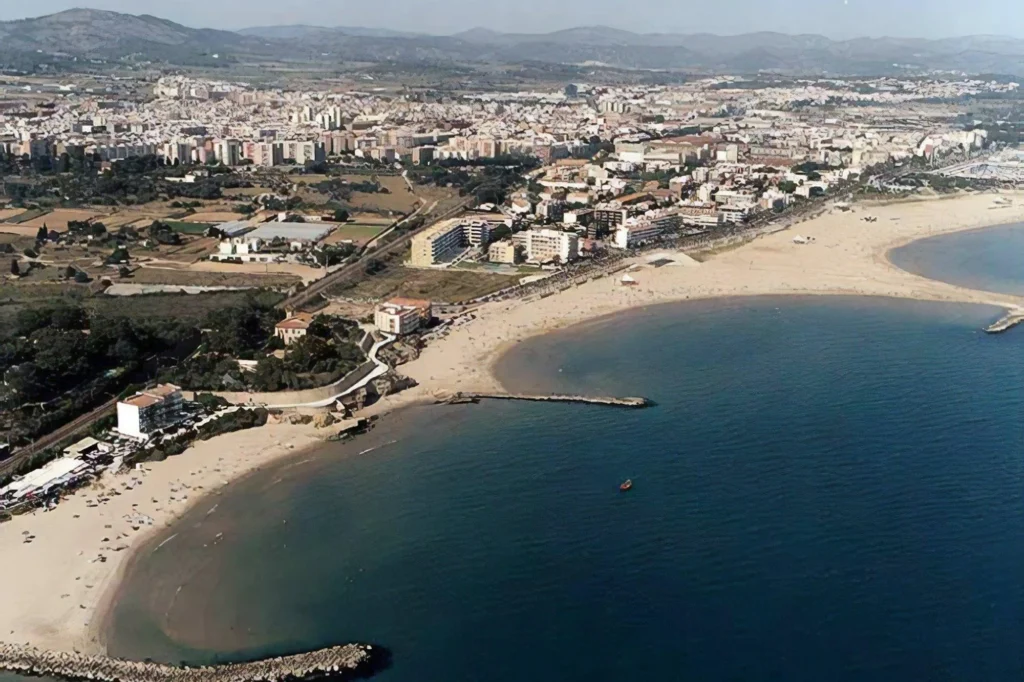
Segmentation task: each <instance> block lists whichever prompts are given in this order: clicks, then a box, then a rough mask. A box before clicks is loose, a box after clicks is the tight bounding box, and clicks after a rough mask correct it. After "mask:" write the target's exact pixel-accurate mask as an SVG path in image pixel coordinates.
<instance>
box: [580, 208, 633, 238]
mask: <svg viewBox="0 0 1024 682" xmlns="http://www.w3.org/2000/svg"><path fill="white" fill-rule="evenodd" d="M628 217H629V211H627V210H626V209H624V208H595V209H594V212H593V213H591V214H590V225H589V226H588V228H589V229H588V230H587V236H588V237H590V238H591V239H595V238H597V237H602V236H604V235H606V234H611V233H612V232H614V231H615V228H617V227H618V226H619V225H621V224H623V223H624V222H626V218H628Z"/></svg>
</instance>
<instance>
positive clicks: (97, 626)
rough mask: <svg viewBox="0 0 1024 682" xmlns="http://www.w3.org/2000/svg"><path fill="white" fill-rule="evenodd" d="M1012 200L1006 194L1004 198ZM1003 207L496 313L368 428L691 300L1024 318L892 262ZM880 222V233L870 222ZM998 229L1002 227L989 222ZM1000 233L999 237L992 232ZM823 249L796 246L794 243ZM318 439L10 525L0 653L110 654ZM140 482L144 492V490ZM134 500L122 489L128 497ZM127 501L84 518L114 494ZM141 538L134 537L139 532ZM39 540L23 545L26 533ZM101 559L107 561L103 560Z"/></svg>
mask: <svg viewBox="0 0 1024 682" xmlns="http://www.w3.org/2000/svg"><path fill="white" fill-rule="evenodd" d="M1004 195H1005V194H1004ZM993 196H994V195H992V194H978V195H964V196H960V197H955V198H948V197H946V198H941V199H934V200H925V201H920V202H912V203H906V202H897V203H893V204H887V205H874V206H858V205H854V207H853V210H852V211H848V212H839V211H837V210H836V209H832V211H831V212H829V213H826V214H825V215H822V216H819V217H817V218H814V219H811V220H808V221H806V222H803V223H798V224H796V225H794V226H790V227H785V228H779V227H777V226H776V229H775V230H774V231H768V230H766V231H765V232H764V233H762V234H760V235H758V236H755V237H753V238H752V239H749V240H745V241H743V242H742V243H739V244H737V245H736V246H735V247H732V248H728V249H727V250H723V251H715V252H713V255H712V256H711V257H710V258H708V259H707V260H705V261H704V262H696V261H692V259H689V258H688V257H685V256H681V255H680V254H679V252H674V251H672V250H670V249H664V250H663V251H661V252H659V254H666V255H668V256H669V257H670V258H671V257H673V254H675V255H676V256H677V257H678V261H677V263H676V264H673V265H667V266H664V267H660V268H654V267H651V266H649V265H646V259H645V258H638V259H634V263H635V264H636V265H637V269H636V270H633V271H631V274H632V276H633V277H634V278H635V279H636V280H637V281H638V285H637V286H635V287H624V286H621V285H620V284H619V279H618V276H611V277H605V278H602V279H598V280H594V281H591V282H587V283H585V284H582V285H579V286H577V287H574V288H571V289H569V290H568V291H565V292H561V293H559V294H555V295H552V296H549V297H547V298H545V299H543V300H527V301H523V300H515V301H506V302H501V303H496V304H489V305H487V306H484V307H483V308H481V309H479V310H478V311H476V315H477V318H476V319H475V320H474V321H472V322H471V323H469V324H465V325H462V326H459V327H456V328H454V329H451V330H450V331H449V332H448V333H447V335H446V336H445V338H443V339H439V340H437V341H435V342H434V343H432V344H431V345H430V346H428V347H427V348H426V349H425V350H424V351H423V353H422V355H421V356H420V357H419V358H418V359H417V360H414V361H413V362H411V363H408V364H406V365H403V366H402V368H401V371H402V373H404V374H407V375H408V376H410V377H412V378H413V379H415V380H416V381H417V382H418V384H419V385H418V386H416V387H415V388H413V389H410V390H408V391H405V392H402V393H400V394H397V395H394V396H389V397H387V398H385V399H383V400H381V401H380V402H378V403H377V404H375V405H373V406H371V407H369V408H367V409H366V410H364V411H363V412H361V413H360V415H359V416H381V415H384V414H387V413H389V412H393V411H395V410H399V409H402V408H405V407H410V406H413V405H417V404H422V403H425V402H430V401H431V400H432V397H433V396H434V395H435V394H438V393H440V392H442V391H444V392H452V391H468V392H474V391H475V392H486V391H492V390H502V389H503V388H504V387H503V386H502V384H501V382H500V380H499V379H498V377H497V376H496V374H495V366H496V365H497V363H498V362H499V361H500V359H501V358H502V356H504V355H505V354H506V353H507V352H508V351H509V350H510V349H511V348H513V347H514V346H515V345H516V344H518V343H520V342H522V341H523V340H525V339H528V338H530V337H533V336H537V335H540V334H544V333H547V332H550V331H554V330H557V329H563V328H565V327H569V326H573V325H577V324H580V323H584V322H591V321H597V320H599V319H601V318H604V317H607V316H610V315H615V314H617V313H620V312H622V311H625V310H629V309H635V308H642V307H647V306H651V305H657V304H662V303H673V302H680V301H686V300H706V299H716V298H726V297H740V296H760V295H852V296H878V297H886V298H906V299H919V300H930V301H946V302H959V303H977V304H984V305H993V306H999V307H1002V308H1005V309H1013V308H1021V307H1024V297H1022V296H1012V295H1007V294H998V293H993V292H984V291H978V290H973V289H966V288H963V287H958V286H955V285H952V284H946V283H943V282H938V281H936V280H930V279H927V278H924V277H920V276H918V275H914V274H911V273H909V272H906V271H904V270H901V269H899V268H897V267H896V266H895V265H893V264H892V263H891V262H890V260H889V253H890V251H892V250H893V249H896V248H899V247H901V246H905V245H906V244H909V243H912V242H915V241H918V240H920V239H924V238H928V237H933V236H939V235H942V234H950V233H953V232H962V231H968V230H977V229H986V228H989V227H995V226H998V225H1004V224H1012V223H1015V222H1022V221H1024V193H1013V195H1012V196H1014V197H1015V198H1017V199H1018V201H1022V204H1021V205H1019V206H1018V205H1014V206H1011V207H1009V208H1004V209H1000V210H999V211H997V212H996V211H992V212H990V211H989V210H988V209H989V207H990V205H991V202H992V198H993ZM866 215H872V216H876V217H877V218H878V220H877V222H874V223H867V222H865V221H863V220H862V218H863V217H864V216H866ZM979 216H980V217H982V218H990V217H996V216H998V220H996V221H995V222H993V221H992V220H978V217H979ZM986 223H989V224H986ZM797 234H800V235H803V236H808V237H813V238H814V241H813V242H811V243H810V244H804V245H799V244H794V243H793V242H792V238H793V237H794V236H795V235H797ZM323 442H324V441H323V437H322V436H318V435H317V433H316V431H315V429H313V428H312V427H311V426H296V425H290V424H286V423H272V424H268V425H267V426H264V427H261V428H257V429H250V430H247V431H240V432H235V433H232V434H226V435H224V436H220V437H217V438H214V439H212V440H209V441H202V442H199V443H197V444H196V445H194V446H193V447H191V448H190V449H189V450H187V451H186V452H184V453H183V454H181V455H178V456H175V457H172V458H168V459H167V460H166V461H165V462H160V463H155V464H149V465H145V469H146V472H145V473H140V472H138V471H132V472H130V473H128V474H126V475H122V476H116V477H115V476H105V477H104V478H103V479H102V480H101V481H100V482H99V484H98V485H95V484H94V485H93V486H91V487H89V488H85V489H83V490H80V491H78V492H76V493H75V494H74V495H72V496H70V497H69V498H68V499H66V500H64V501H63V502H62V503H61V504H60V505H58V507H57V508H56V509H55V510H53V511H51V512H41V511H36V512H34V513H32V514H28V515H24V516H20V517H17V518H15V519H14V520H13V521H11V522H9V523H5V524H3V525H0V553H2V555H3V556H4V557H5V558H6V559H8V561H7V562H4V566H3V568H2V569H0V580H3V582H4V583H6V584H7V585H17V586H18V589H17V593H16V594H12V592H13V590H10V589H9V590H8V594H5V595H4V597H5V602H6V603H5V608H4V609H3V610H2V611H0V630H2V632H0V640H3V641H10V642H12V643H19V644H20V643H27V644H31V645H33V646H37V647H42V648H51V649H60V650H78V651H82V652H88V653H98V652H103V651H105V649H106V635H107V631H106V624H107V623H108V619H109V617H110V615H111V612H112V609H111V606H112V604H113V602H114V601H115V599H116V596H117V593H118V588H119V586H120V583H121V581H122V578H123V577H124V575H125V572H126V571H127V570H128V569H129V568H130V566H131V565H132V562H133V560H134V559H135V558H136V557H137V556H138V554H139V552H140V551H141V550H142V548H144V547H147V546H148V545H149V542H150V540H151V539H152V538H153V537H155V535H156V534H157V533H158V532H159V531H161V530H163V529H165V528H166V527H168V526H170V525H172V524H173V523H174V522H175V521H177V520H178V519H179V518H180V517H182V516H183V515H184V514H185V513H187V512H188V511H189V510H190V509H191V508H192V507H193V506H194V505H196V504H198V503H199V502H200V501H202V500H206V499H208V498H209V496H211V495H215V494H219V493H218V490H219V489H221V488H223V487H224V486H226V485H230V484H232V483H235V482H237V481H239V480H242V479H244V478H246V477H247V476H249V475H251V474H253V473H254V472H256V471H259V470H260V469H261V468H262V467H264V466H266V465H269V464H272V463H274V462H277V461H279V460H282V459H285V458H291V457H296V456H298V455H301V454H308V453H309V452H310V451H312V450H314V449H315V448H316V447H318V446H321V445H322V444H323ZM135 480H139V481H140V482H141V483H144V484H138V485H136V484H134V483H133V481H135ZM126 483H128V484H130V485H131V489H125V484H126ZM115 488H116V489H117V494H116V495H114V496H111V497H109V498H108V501H106V502H104V503H101V504H100V505H99V506H96V507H90V506H87V505H88V503H89V502H91V501H93V500H95V499H97V498H98V497H99V496H100V493H102V491H103V490H104V489H106V490H107V491H110V490H112V489H115ZM132 514H145V515H147V516H148V517H149V518H151V519H152V525H137V526H133V523H132V522H131V521H130V520H126V518H125V517H126V516H130V515H132ZM136 527H137V529H135V530H133V528H136ZM26 532H27V533H31V534H34V535H36V536H37V537H36V539H35V540H34V541H33V542H32V543H30V544H24V543H23V533H26ZM99 555H103V556H105V557H106V558H105V560H104V561H98V560H96V557H97V556H99Z"/></svg>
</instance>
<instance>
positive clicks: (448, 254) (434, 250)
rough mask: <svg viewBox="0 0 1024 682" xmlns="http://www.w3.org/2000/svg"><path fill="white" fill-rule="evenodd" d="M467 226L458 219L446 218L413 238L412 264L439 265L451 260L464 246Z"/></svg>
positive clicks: (410, 260) (410, 259)
mask: <svg viewBox="0 0 1024 682" xmlns="http://www.w3.org/2000/svg"><path fill="white" fill-rule="evenodd" d="M465 241H466V230H465V226H464V225H463V223H462V222H461V221H459V220H458V219H454V220H445V221H442V222H440V223H438V224H437V225H434V226H433V227H431V228H430V229H428V230H426V231H424V232H421V233H420V234H418V235H416V236H415V237H413V238H412V255H411V257H410V258H409V263H410V264H411V265H417V266H421V267H425V266H429V265H437V264H438V263H443V262H444V261H446V260H451V259H452V258H453V257H454V256H455V255H457V254H458V253H459V251H461V250H462V249H463V248H464V246H463V245H464V244H465Z"/></svg>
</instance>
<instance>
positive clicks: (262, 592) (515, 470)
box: [110, 297, 1024, 682]
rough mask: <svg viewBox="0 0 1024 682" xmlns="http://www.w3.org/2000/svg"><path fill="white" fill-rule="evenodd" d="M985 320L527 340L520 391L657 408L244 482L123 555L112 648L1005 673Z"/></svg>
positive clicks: (1022, 338) (598, 326) (594, 670)
mask: <svg viewBox="0 0 1024 682" xmlns="http://www.w3.org/2000/svg"><path fill="white" fill-rule="evenodd" d="M998 312H999V311H996V310H994V309H990V308H984V307H975V306H961V305H942V304H934V303H915V302H906V301H888V300H884V299H865V298H781V297H780V298H744V299H731V300H725V301H716V302H699V303H687V304H678V305H666V306H655V307H651V308H647V309H644V310H640V311H634V312H630V313H626V314H624V315H619V316H616V317H613V318H608V319H605V320H601V321H598V322H595V323H590V324H587V325H584V326H582V327H578V328H573V329H570V330H566V331H563V332H559V333H556V334H551V335H548V336H544V337H540V338H537V339H534V340H531V341H528V342H524V343H522V344H520V345H519V346H518V347H517V348H516V349H515V350H514V351H513V352H512V354H510V355H509V356H507V357H506V359H505V360H504V362H503V363H502V365H501V367H500V372H501V373H502V374H503V375H504V377H505V379H506V381H507V382H508V384H509V385H510V387H512V388H515V389H519V388H522V389H531V390H555V389H557V390H562V391H570V390H571V391H582V392H593V393H606V394H612V395H637V394H639V395H644V396H648V397H650V398H652V399H653V400H655V401H656V402H657V406H656V407H654V408H651V409H647V410H637V411H630V410H622V409H609V408H601V407H588V406H579V405H541V404H516V403H484V404H481V405H475V406H456V407H432V408H422V409H416V410H410V411H407V412H404V413H402V414H400V415H399V416H397V417H394V418H391V419H388V420H385V421H384V422H383V423H382V424H381V425H380V426H379V427H378V429H376V430H375V431H374V432H372V433H371V434H370V435H368V436H367V437H365V438H362V439H359V440H358V441H356V442H355V443H352V444H349V445H344V446H339V445H335V446H330V447H326V448H324V449H323V450H322V451H321V452H319V453H318V454H317V455H316V456H315V457H311V458H306V459H300V460H298V461H291V462H285V463H283V464H281V465H279V466H275V467H271V468H270V469H267V470H264V471H261V472H258V473H257V474H255V475H254V476H252V477H250V478H248V479H246V480H245V481H243V482H241V483H239V484H238V485H236V486H233V487H232V488H231V489H229V490H228V491H227V492H225V493H224V494H223V495H222V496H219V497H215V498H211V499H210V500H208V501H207V502H204V503H203V504H201V505H200V506H199V507H197V508H196V509H195V510H194V511H193V512H192V513H191V514H189V515H188V516H186V517H185V518H184V519H183V520H182V521H181V522H179V523H178V524H177V525H176V526H175V527H174V528H173V529H170V530H169V531H168V532H167V534H165V536H163V537H161V538H157V540H156V541H155V542H154V545H153V546H152V547H151V548H150V551H147V552H144V553H142V554H141V555H140V556H139V558H138V560H137V561H136V562H134V564H133V565H132V566H131V568H130V570H129V572H128V575H127V580H126V583H125V587H124V589H123V591H122V595H121V598H120V600H119V602H118V604H117V606H116V608H115V610H114V612H113V614H112V618H111V633H110V634H111V649H112V651H113V652H114V653H115V654H122V655H130V656H137V657H147V656H148V657H154V658H158V659H164V660H171V661H178V660H188V661H193V662H203V661H211V660H226V659H229V658H243V657H247V656H253V655H257V654H264V653H271V652H284V651H290V650H296V649H303V648H309V647H316V646H321V645H326V644H334V643H339V642H345V641H350V640H358V641H370V642H376V643H380V644H383V645H386V646H388V647H390V648H391V650H392V651H393V656H394V658H393V667H392V668H391V669H389V670H388V671H386V672H384V673H383V674H381V675H380V676H379V679H380V680H381V681H382V682H435V681H436V682H453V681H462V680H466V681H468V680H487V681H488V682H506V681H507V682H512V681H516V682H518V681H521V680H530V681H535V682H547V681H551V682H555V681H556V680H557V681H558V682H575V681H580V682H582V681H584V680H585V681H587V682H603V681H606V680H607V681H611V680H623V679H649V680H668V679H671V680H682V679H700V680H787V681H788V682H799V681H802V680H807V681H812V680H813V681H820V680H835V681H845V680H872V681H878V682H886V681H890V680H891V681H893V682H895V681H899V682H905V680H908V679H914V680H944V679H948V680H958V681H970V680H1019V679H1020V678H1021V676H1022V675H1024V647H1022V646H1021V643H1022V642H1024V580H1022V579H1024V540H1022V538H1024V438H1022V436H1024V390H1022V388H1021V387H1022V386H1024V364H1022V363H1021V362H1020V358H1021V356H1022V351H1024V334H1021V333H1019V330H1017V331H1014V332H1010V333H1008V334H1004V335H1000V336H988V335H985V334H983V333H980V331H979V330H980V328H981V327H982V326H983V325H984V324H985V323H987V322H989V321H991V320H992V319H993V318H994V317H996V316H997V315H998ZM392 441H397V442H394V443H392ZM371 447H374V448H377V449H375V450H374V451H372V452H365V453H363V454H360V453H361V452H362V451H363V450H367V449H369V448H371ZM625 478H632V479H633V480H634V482H635V487H634V489H633V491H632V492H630V493H626V494H623V493H620V492H619V491H618V489H617V487H618V484H619V482H621V481H622V480H623V479H625ZM215 506H216V508H215V510H214V511H213V513H210V510H211V509H214V507H215ZM219 533H223V535H222V536H221V537H220V538H218V537H217V535H218V534H219ZM172 535H173V536H174V537H173V538H171V539H170V540H169V541H168V542H167V543H166V544H164V545H163V546H162V547H160V548H159V549H155V550H154V549H153V547H155V545H156V544H157V543H159V542H163V541H164V540H167V539H168V538H170V537H171V536H172Z"/></svg>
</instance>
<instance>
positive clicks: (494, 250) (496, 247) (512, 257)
mask: <svg viewBox="0 0 1024 682" xmlns="http://www.w3.org/2000/svg"><path fill="white" fill-rule="evenodd" d="M522 256H523V252H522V247H521V246H517V245H515V244H513V243H512V242H510V241H504V240H502V241H500V242H494V243H493V244H491V245H490V246H489V247H488V248H487V260H489V261H490V262H492V263H509V264H515V263H518V262H519V261H521V260H522Z"/></svg>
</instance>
